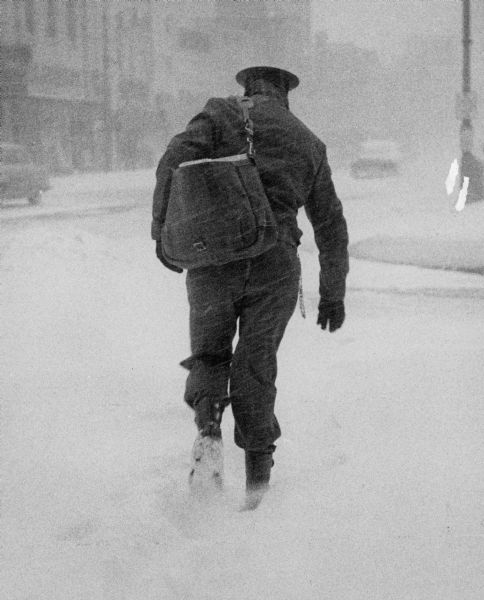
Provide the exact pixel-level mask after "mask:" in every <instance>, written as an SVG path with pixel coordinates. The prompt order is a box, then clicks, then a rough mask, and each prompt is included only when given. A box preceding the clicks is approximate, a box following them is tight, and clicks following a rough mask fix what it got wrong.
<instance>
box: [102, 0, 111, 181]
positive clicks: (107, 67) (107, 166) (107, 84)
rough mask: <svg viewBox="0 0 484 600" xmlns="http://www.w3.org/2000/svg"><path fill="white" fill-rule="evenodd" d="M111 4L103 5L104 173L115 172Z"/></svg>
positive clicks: (105, 3) (104, 3)
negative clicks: (110, 45)
mask: <svg viewBox="0 0 484 600" xmlns="http://www.w3.org/2000/svg"><path fill="white" fill-rule="evenodd" d="M109 4H110V3H109V2H106V1H105V2H103V4H102V11H103V13H102V36H103V44H102V47H103V138H104V144H103V146H104V148H103V154H104V161H103V162H104V171H112V170H113V115H112V110H111V60H110V51H111V49H110V47H109Z"/></svg>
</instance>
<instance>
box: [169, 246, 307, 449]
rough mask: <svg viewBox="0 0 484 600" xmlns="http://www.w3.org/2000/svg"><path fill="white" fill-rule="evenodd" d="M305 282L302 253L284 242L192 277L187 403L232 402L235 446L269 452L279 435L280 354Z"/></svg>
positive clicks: (189, 286) (190, 273) (189, 275)
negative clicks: (202, 400)
mask: <svg viewBox="0 0 484 600" xmlns="http://www.w3.org/2000/svg"><path fill="white" fill-rule="evenodd" d="M299 277H300V264H299V258H298V256H297V252H296V248H294V247H292V246H290V245H288V244H286V243H285V242H279V243H278V244H277V245H276V246H275V247H274V248H272V249H271V250H269V251H268V252H266V253H264V254H263V255H260V256H257V257H256V258H253V259H247V260H241V261H236V262H233V263H230V264H227V265H223V266H220V267H203V268H199V269H192V270H189V271H188V273H187V279H186V285H187V291H188V300H189V303H190V340H191V351H192V355H191V356H190V358H188V359H186V360H185V361H183V362H182V363H181V364H182V365H183V366H185V367H186V368H188V369H189V370H190V373H189V375H188V378H187V383H186V391H185V401H186V402H187V404H188V405H189V406H191V407H193V406H194V404H195V403H196V402H197V399H199V398H201V397H207V396H208V397H210V398H213V399H214V400H221V399H226V398H227V396H229V398H230V403H231V405H232V411H233V415H234V420H235V435H234V438H235V443H236V444H237V445H238V446H239V447H241V448H244V449H247V450H262V449H265V448H267V446H269V445H270V444H272V443H273V442H274V441H275V440H276V439H277V438H278V437H279V436H280V435H281V430H280V427H279V424H278V422H277V419H276V416H275V415H274V403H275V398H276V387H275V380H276V375H277V360H276V354H277V350H278V348H279V344H280V342H281V340H282V337H283V335H284V331H285V329H286V325H287V323H288V321H289V319H290V318H291V315H292V314H293V312H294V308H295V306H296V302H297V295H298V285H299ZM237 324H238V336H239V337H238V341H237V345H236V347H235V350H234V351H233V352H232V342H233V340H234V337H235V334H236V331H237ZM229 383H230V389H229Z"/></svg>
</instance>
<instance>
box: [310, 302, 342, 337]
mask: <svg viewBox="0 0 484 600" xmlns="http://www.w3.org/2000/svg"><path fill="white" fill-rule="evenodd" d="M344 320H345V305H344V302H343V300H335V301H334V302H328V301H326V300H320V302H319V306H318V322H317V324H318V325H321V329H326V325H327V324H328V323H329V331H330V333H332V332H333V331H336V330H337V329H339V328H340V327H341V325H343V322H344Z"/></svg>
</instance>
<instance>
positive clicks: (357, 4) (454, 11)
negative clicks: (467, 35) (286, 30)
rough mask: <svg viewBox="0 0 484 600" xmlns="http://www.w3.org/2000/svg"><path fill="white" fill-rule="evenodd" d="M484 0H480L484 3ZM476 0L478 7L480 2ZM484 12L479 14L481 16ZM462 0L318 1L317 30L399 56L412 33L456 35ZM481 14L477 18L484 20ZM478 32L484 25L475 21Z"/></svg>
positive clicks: (460, 20)
mask: <svg viewBox="0 0 484 600" xmlns="http://www.w3.org/2000/svg"><path fill="white" fill-rule="evenodd" d="M482 1H483V0H477V2H482ZM477 2H476V0H474V4H476V3H477ZM480 12H481V11H479V13H480ZM461 15H462V5H461V1H460V0H314V2H313V16H314V29H315V30H318V29H324V30H326V32H327V33H328V35H329V39H330V41H345V42H354V43H355V44H357V45H358V46H362V47H364V48H375V49H377V50H378V51H379V53H380V55H381V58H382V59H383V60H384V59H385V55H387V56H388V57H393V56H395V55H396V54H398V53H399V52H400V51H401V49H402V47H403V46H404V44H405V41H406V39H407V38H408V37H410V36H411V35H412V34H425V33H429V34H430V33H437V34H444V35H446V34H455V33H457V34H458V35H459V36H460V33H461V23H462V16H461ZM481 16H482V15H481V14H479V15H478V14H477V13H476V14H475V17H476V18H477V17H479V19H481ZM473 25H474V26H473V30H474V33H477V31H476V29H477V26H479V29H480V31H481V32H482V24H481V23H477V21H476V20H474V23H473Z"/></svg>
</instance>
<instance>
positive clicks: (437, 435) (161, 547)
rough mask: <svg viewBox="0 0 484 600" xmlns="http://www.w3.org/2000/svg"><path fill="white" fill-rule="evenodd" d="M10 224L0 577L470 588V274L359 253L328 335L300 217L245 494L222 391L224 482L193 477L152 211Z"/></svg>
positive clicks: (199, 586) (24, 595)
mask: <svg viewBox="0 0 484 600" xmlns="http://www.w3.org/2000/svg"><path fill="white" fill-rule="evenodd" d="M103 181H104V180H103ZM104 185H105V186H106V189H108V190H109V189H112V188H110V184H109V183H106V182H105V184H104ZM121 191H122V189H121ZM66 193H67V191H66ZM342 196H343V194H342ZM72 201H73V200H72V199H69V202H72ZM143 202H144V200H143ZM356 202H357V200H356V199H354V200H349V201H348V206H347V205H345V209H346V208H348V210H347V214H348V219H349V221H352V222H355V223H356V221H357V217H358V215H359V216H361V214H360V213H359V211H360V210H363V204H365V203H362V204H361V205H357V207H356V209H355V203H356ZM352 203H353V204H352ZM366 206H367V208H368V206H370V203H369V202H366ZM376 206H380V205H379V204H377V205H376ZM147 212H148V213H149V208H147ZM103 219H104V220H103ZM417 220H418V219H417V218H416V221H417ZM123 223H124V225H123ZM395 223H397V224H398V219H395ZM7 225H8V226H7V227H6V228H5V229H4V235H3V239H2V244H1V247H0V272H1V283H2V284H3V285H2V286H1V290H0V294H1V295H0V305H1V307H2V315H6V317H5V316H4V318H3V320H2V327H1V344H2V375H1V377H2V379H3V381H2V382H1V395H2V397H3V407H2V456H3V471H4V477H3V488H4V489H3V496H4V497H3V509H2V511H3V512H2V540H3V569H4V575H3V597H5V598H8V599H9V600H66V599H67V598H68V599H69V600H81V599H82V600H97V599H99V600H101V599H102V600H105V599H112V600H155V599H156V600H191V599H193V600H203V599H206V600H209V599H210V600H219V599H220V600H255V599H257V600H260V599H267V600H280V599H284V600H292V599H296V598H297V599H298V600H319V599H320V598H331V599H332V600H333V599H334V600H366V599H367V600H389V599H392V600H456V599H459V600H460V599H463V600H477V599H480V598H482V597H483V592H484V577H483V575H482V573H483V572H484V520H483V511H484V479H483V474H482V464H483V461H484V443H483V437H482V431H483V427H484V405H483V403H482V390H483V384H484V376H483V374H482V364H483V360H484V349H483V344H482V339H483V334H484V322H483V319H482V298H483V290H484V286H483V283H482V282H483V278H482V277H481V276H479V275H469V274H463V273H447V272H440V271H428V270H424V269H418V268H416V267H407V266H392V265H388V264H387V265H379V264H376V263H368V262H365V261H357V260H352V263H351V274H350V278H349V290H348V297H347V315H348V316H347V321H346V323H345V325H344V328H343V329H342V330H341V331H340V332H338V333H336V334H333V335H329V334H328V333H327V332H322V331H320V330H319V329H318V328H317V327H316V325H315V320H316V303H317V259H316V255H315V253H314V248H313V247H312V246H311V243H310V242H309V241H308V236H307V235H306V239H305V242H304V244H303V247H302V249H301V258H302V262H303V271H304V287H305V296H306V305H307V309H308V318H307V319H306V320H303V319H302V318H301V316H300V315H299V314H298V313H296V314H295V315H294V317H293V319H292V321H291V323H290V325H289V327H288V331H287V335H286V337H285V339H284V341H283V344H282V347H281V351H280V359H279V365H280V367H279V379H278V389H279V395H278V403H277V412H278V416H279V419H280V421H281V424H282V428H283V437H282V438H281V440H280V441H279V442H278V449H277V452H276V454H275V459H276V466H275V468H274V474H273V480H272V489H271V491H270V492H269V494H268V495H267V497H266V498H265V499H264V501H263V503H262V504H261V506H260V507H259V509H258V510H257V511H255V512H253V513H240V512H238V508H239V505H240V502H241V500H242V495H243V486H244V469H243V455H242V452H241V451H240V450H239V449H237V448H235V447H234V444H233V442H232V427H233V419H232V417H231V415H230V412H229V411H228V412H227V413H226V415H225V417H224V423H223V433H224V440H225V448H226V468H225V470H226V479H227V482H226V492H225V495H224V496H223V497H222V498H220V499H218V500H216V501H214V502H213V503H212V504H211V505H206V504H204V503H199V502H197V501H196V500H195V499H193V498H190V497H189V495H188V493H187V474H188V466H189V454H190V448H191V444H192V442H193V440H194V437H195V427H194V425H193V423H192V420H191V419H192V416H191V414H190V412H189V410H188V409H187V408H186V407H185V406H184V405H183V402H182V401H181V397H182V393H183V385H184V376H185V374H184V371H183V370H182V369H181V368H180V367H178V362H179V360H181V359H182V358H184V357H185V356H186V355H187V354H188V332H187V322H186V321H187V319H186V311H187V303H186V299H185V290H184V277H183V276H177V275H175V274H172V273H170V272H168V271H166V270H165V269H163V268H162V267H161V266H160V265H159V263H157V261H156V259H155V258H154V252H153V247H152V246H153V244H152V243H151V241H150V240H149V239H148V234H147V232H148V229H149V214H145V212H143V213H141V212H140V214H139V215H138V214H137V213H135V212H130V213H119V214H114V215H109V216H106V217H102V216H98V217H97V218H92V217H91V218H90V219H84V220H74V221H67V220H65V219H64V220H48V219H40V220H29V221H27V222H25V223H22V224H19V223H17V222H15V223H14V222H9V223H8V224H7ZM302 227H303V229H304V228H305V225H304V224H303V225H302ZM354 229H355V231H356V230H357V229H358V226H357V225H355V227H354ZM364 229H365V226H364V225H361V230H362V231H363V230H364ZM350 232H351V223H350Z"/></svg>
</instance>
